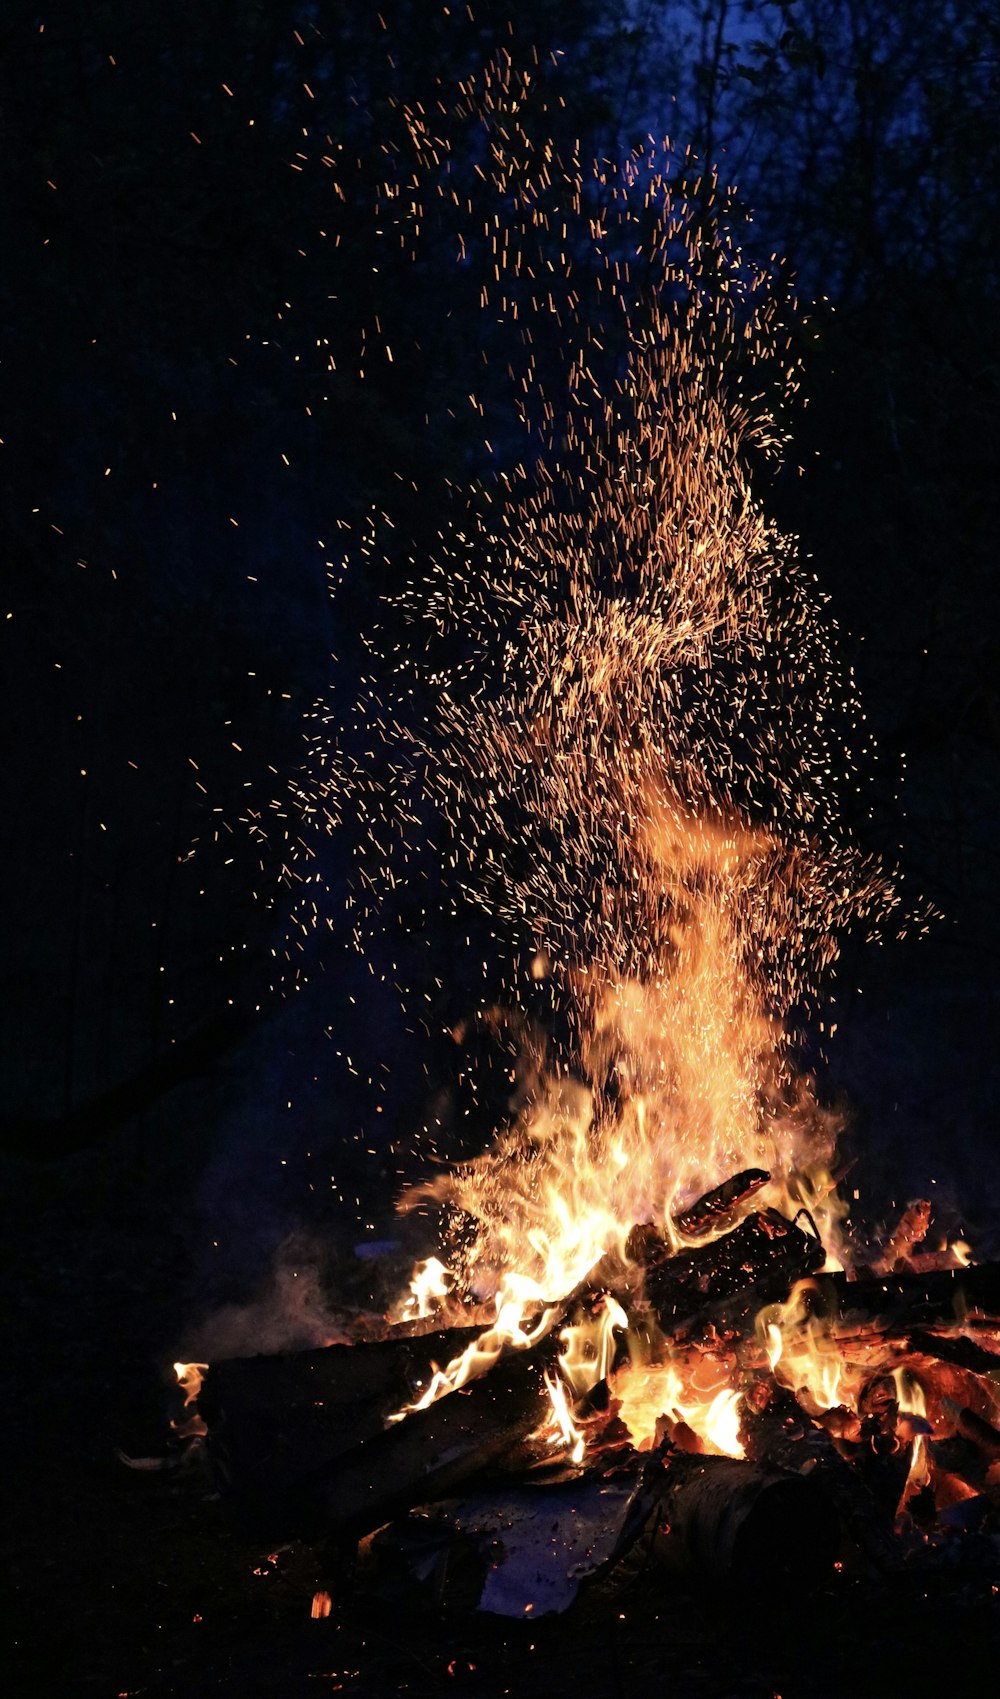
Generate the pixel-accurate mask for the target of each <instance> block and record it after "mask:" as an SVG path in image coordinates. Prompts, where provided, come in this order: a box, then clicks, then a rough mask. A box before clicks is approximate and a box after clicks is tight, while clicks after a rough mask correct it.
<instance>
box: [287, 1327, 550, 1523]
mask: <svg viewBox="0 0 1000 1699" xmlns="http://www.w3.org/2000/svg"><path fill="white" fill-rule="evenodd" d="M558 1350H559V1341H558V1339H556V1338H554V1337H553V1336H552V1335H549V1336H547V1338H546V1339H545V1340H543V1341H542V1343H541V1344H540V1345H539V1346H536V1347H535V1348H534V1349H533V1350H520V1351H512V1352H510V1353H509V1354H508V1355H505V1356H503V1357H502V1358H501V1359H500V1361H499V1363H498V1364H497V1365H496V1367H495V1368H493V1369H492V1370H491V1371H490V1373H489V1374H487V1375H484V1376H482V1378H481V1379H479V1380H474V1381H471V1382H470V1383H469V1384H468V1385H467V1386H465V1387H462V1388H461V1389H459V1390H458V1391H456V1392H450V1393H448V1394H447V1395H446V1396H445V1397H443V1398H440V1399H438V1401H437V1402H436V1403H434V1404H430V1405H428V1406H427V1407H426V1409H423V1410H417V1411H414V1412H413V1413H412V1414H410V1415H408V1416H407V1417H406V1418H405V1419H404V1420H403V1421H400V1422H397V1423H395V1424H394V1425H393V1426H391V1427H388V1428H385V1429H383V1431H382V1432H380V1433H374V1434H369V1435H368V1436H367V1437H366V1438H364V1439H362V1440H361V1442H360V1444H357V1445H355V1446H353V1447H352V1448H351V1449H350V1450H345V1451H343V1452H341V1453H340V1454H339V1455H338V1456H336V1457H332V1458H331V1459H329V1461H327V1462H326V1463H324V1464H323V1466H322V1467H320V1468H319V1469H313V1470H311V1471H310V1472H309V1473H308V1474H305V1475H302V1476H300V1478H299V1479H298V1481H297V1482H296V1483H295V1488H294V1492H293V1493H292V1494H291V1495H290V1496H289V1499H288V1501H287V1504H286V1507H285V1508H286V1512H287V1514H288V1524H289V1525H288V1530H287V1531H288V1532H290V1533H291V1532H294V1533H298V1534H305V1535H306V1536H307V1537H308V1536H309V1535H315V1534H320V1533H322V1534H327V1535H345V1536H348V1537H350V1538H357V1537H360V1536H361V1535H363V1534H367V1533H370V1532H371V1531H372V1530H373V1529H375V1528H380V1527H381V1526H382V1525H383V1524H384V1523H386V1522H388V1521H391V1520H392V1518H393V1517H395V1516H400V1515H402V1514H403V1513H404V1512H406V1511H408V1510H411V1509H412V1508H413V1507H414V1506H415V1505H418V1504H430V1503H433V1502H434V1501H435V1500H438V1499H443V1498H447V1497H449V1496H450V1495H452V1494H454V1493H455V1492H456V1491H457V1490H458V1489H459V1488H461V1487H463V1486H464V1485H465V1484H466V1483H467V1482H469V1481H471V1480H472V1479H473V1478H474V1477H475V1476H477V1475H479V1474H481V1473H482V1472H483V1471H484V1470H485V1469H487V1468H488V1467H490V1466H491V1465H495V1464H497V1463H499V1462H500V1460H501V1459H502V1458H503V1457H504V1455H505V1454H506V1453H508V1452H510V1451H512V1450H513V1449H515V1448H516V1447H517V1446H518V1443H519V1442H520V1441H522V1440H523V1439H524V1438H525V1437H526V1436H527V1435H528V1434H529V1433H530V1432H531V1431H532V1429H534V1428H536V1427H538V1426H539V1424H540V1422H541V1421H542V1420H543V1419H544V1416H545V1412H546V1410H547V1408H548V1401H547V1394H546V1390H545V1385H544V1374H545V1370H546V1369H547V1368H551V1366H552V1365H553V1364H554V1362H555V1360H556V1357H557V1355H558Z"/></svg>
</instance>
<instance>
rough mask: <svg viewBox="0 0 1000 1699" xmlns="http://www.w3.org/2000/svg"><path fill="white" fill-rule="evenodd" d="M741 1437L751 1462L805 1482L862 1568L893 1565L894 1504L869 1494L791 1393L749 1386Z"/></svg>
mask: <svg viewBox="0 0 1000 1699" xmlns="http://www.w3.org/2000/svg"><path fill="white" fill-rule="evenodd" d="M740 1438H741V1440H742V1441H743V1445H744V1447H745V1449H746V1453H747V1456H748V1457H749V1458H750V1459H751V1460H752V1461H753V1462H755V1463H758V1464H761V1465H762V1466H764V1467H766V1468H771V1469H780V1470H787V1471H789V1472H790V1473H793V1474H797V1475H802V1476H805V1477H807V1478H808V1479H809V1481H810V1482H811V1483H812V1485H813V1486H814V1487H815V1488H816V1490H817V1491H818V1492H820V1493H822V1494H823V1495H824V1497H825V1498H826V1499H827V1501H828V1503H829V1505H830V1507H831V1509H832V1511H833V1513H834V1514H835V1516H836V1518H837V1520H838V1522H839V1524H840V1527H841V1529H842V1530H843V1533H844V1534H845V1535H846V1536H847V1537H848V1538H849V1539H850V1540H851V1542H852V1543H853V1545H854V1546H855V1548H856V1549H857V1551H858V1553H859V1555H860V1557H861V1558H862V1559H863V1560H864V1562H865V1564H866V1565H867V1566H870V1567H873V1568H874V1569H875V1570H881V1569H886V1568H889V1567H891V1566H892V1565H893V1563H894V1554H893V1551H892V1546H891V1543H890V1537H889V1536H890V1531H891V1527H892V1516H893V1511H894V1509H895V1501H894V1502H893V1503H892V1504H889V1505H886V1503H885V1501H884V1499H883V1500H882V1502H880V1499H881V1495H876V1494H875V1493H874V1492H872V1491H871V1489H870V1488H869V1486H868V1484H867V1482H866V1481H865V1479H864V1478H863V1476H862V1474H861V1473H859V1471H858V1469H856V1468H855V1467H852V1465H851V1464H850V1463H848V1462H847V1461H846V1459H845V1458H844V1457H843V1456H842V1455H841V1453H840V1451H839V1450H838V1448H837V1446H836V1445H835V1443H834V1441H833V1439H832V1438H831V1436H830V1434H829V1433H828V1432H827V1431H826V1429H825V1428H824V1427H823V1426H822V1425H821V1424H820V1423H818V1422H816V1421H813V1419H812V1418H811V1417H810V1416H808V1415H807V1414H806V1412H805V1411H804V1410H803V1409H802V1406H801V1405H800V1404H799V1403H798V1400H797V1399H796V1398H795V1397H794V1395H793V1394H792V1393H791V1392H789V1391H788V1390H787V1389H786V1388H784V1387H780V1386H778V1385H777V1384H776V1383H775V1382H772V1381H768V1380H766V1379H761V1380H760V1381H758V1382H756V1383H755V1384H754V1385H753V1386H751V1387H750V1388H749V1389H748V1391H747V1394H746V1396H745V1397H744V1401H743V1409H742V1412H741V1418H740ZM904 1479H905V1476H904ZM901 1484H902V1483H900V1485H901Z"/></svg>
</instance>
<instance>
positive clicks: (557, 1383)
mask: <svg viewBox="0 0 1000 1699" xmlns="http://www.w3.org/2000/svg"><path fill="white" fill-rule="evenodd" d="M544 1379H545V1387H546V1391H547V1392H548V1395H549V1403H550V1405H551V1409H550V1412H549V1418H548V1422H547V1423H546V1424H544V1426H545V1427H549V1428H551V1430H552V1431H551V1434H550V1436H549V1444H550V1445H563V1446H567V1447H568V1448H569V1454H570V1461H571V1462H572V1463H582V1462H583V1457H584V1452H585V1450H586V1440H585V1438H584V1434H583V1430H582V1429H581V1428H579V1427H577V1425H576V1423H575V1421H574V1420H573V1413H572V1411H571V1409H570V1404H569V1395H568V1393H567V1390H566V1382H565V1381H564V1380H562V1379H561V1377H560V1376H559V1375H557V1374H549V1373H546V1375H545V1377H544ZM543 1431H544V1429H543Z"/></svg>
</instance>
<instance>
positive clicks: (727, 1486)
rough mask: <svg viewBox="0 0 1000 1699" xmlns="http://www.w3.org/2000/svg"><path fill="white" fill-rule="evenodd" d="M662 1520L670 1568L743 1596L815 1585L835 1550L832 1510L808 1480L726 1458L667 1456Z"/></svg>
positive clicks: (822, 1577) (837, 1538)
mask: <svg viewBox="0 0 1000 1699" xmlns="http://www.w3.org/2000/svg"><path fill="white" fill-rule="evenodd" d="M663 1519H664V1523H665V1524H666V1527H665V1529H664V1531H663V1544H662V1546H661V1548H660V1550H661V1555H662V1556H663V1557H664V1558H665V1559H666V1561H667V1562H668V1564H669V1565H670V1566H671V1567H674V1568H682V1569H688V1570H691V1571H693V1572H694V1573H695V1574H697V1575H701V1576H703V1577H705V1578H707V1579H712V1580H726V1581H730V1582H732V1583H734V1585H736V1586H737V1587H739V1588H740V1589H743V1590H745V1589H747V1588H750V1587H753V1588H755V1589H758V1590H759V1589H761V1588H764V1587H767V1588H772V1587H775V1586H777V1587H780V1588H782V1589H783V1590H784V1589H786V1588H787V1587H788V1586H790V1585H791V1586H794V1587H796V1588H797V1589H807V1588H809V1587H813V1586H816V1585H818V1584H819V1583H820V1582H821V1581H823V1580H825V1579H826V1577H827V1576H828V1575H829V1574H830V1573H831V1571H832V1569H833V1565H834V1562H835V1560H836V1557H837V1551H838V1548H839V1544H840V1529H839V1525H838V1520H837V1516H836V1513H835V1510H834V1508H833V1505H832V1504H831V1502H830V1500H829V1498H828V1497H827V1496H826V1495H825V1494H824V1493H822V1492H820V1491H818V1490H817V1489H816V1487H815V1485H814V1484H813V1483H812V1482H811V1481H810V1480H809V1479H808V1478H806V1477H804V1476H802V1475H799V1474H788V1473H785V1472H782V1471H779V1470H776V1469H772V1468H767V1467H762V1466H759V1465H758V1464H755V1463H749V1462H742V1461H741V1460H739V1459H738V1458H733V1457H688V1456H684V1455H683V1454H682V1453H679V1452H678V1453H675V1454H674V1456H673V1457H672V1458H671V1460H670V1463H669V1466H668V1468H667V1471H666V1485H665V1489H664V1498H663Z"/></svg>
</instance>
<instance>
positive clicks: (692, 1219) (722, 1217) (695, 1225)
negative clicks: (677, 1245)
mask: <svg viewBox="0 0 1000 1699" xmlns="http://www.w3.org/2000/svg"><path fill="white" fill-rule="evenodd" d="M770 1178H771V1176H770V1174H769V1173H768V1172H767V1169H766V1168H744V1170H743V1172H742V1173H741V1174H734V1175H733V1177H732V1179H730V1180H724V1181H723V1183H722V1185H721V1186H715V1187H714V1188H713V1190H712V1191H710V1192H706V1193H705V1195H704V1197H700V1198H699V1199H698V1200H697V1202H696V1203H693V1204H691V1206H690V1208H688V1209H685V1210H682V1211H681V1213H680V1214H679V1215H675V1216H674V1226H675V1227H677V1228H679V1229H680V1231H681V1232H682V1233H686V1234H687V1235H688V1237H689V1238H692V1239H697V1238H699V1237H700V1236H701V1235H702V1234H703V1233H709V1232H711V1230H712V1228H713V1227H718V1226H719V1225H720V1224H721V1223H723V1222H727V1221H730V1220H731V1219H732V1217H733V1216H734V1215H735V1213H736V1211H737V1209H738V1208H739V1206H740V1204H741V1203H745V1202H746V1200H747V1198H752V1197H753V1195H754V1193H755V1192H759V1191H760V1189H761V1187H762V1186H766V1185H767V1182H768V1181H769V1180H770Z"/></svg>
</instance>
